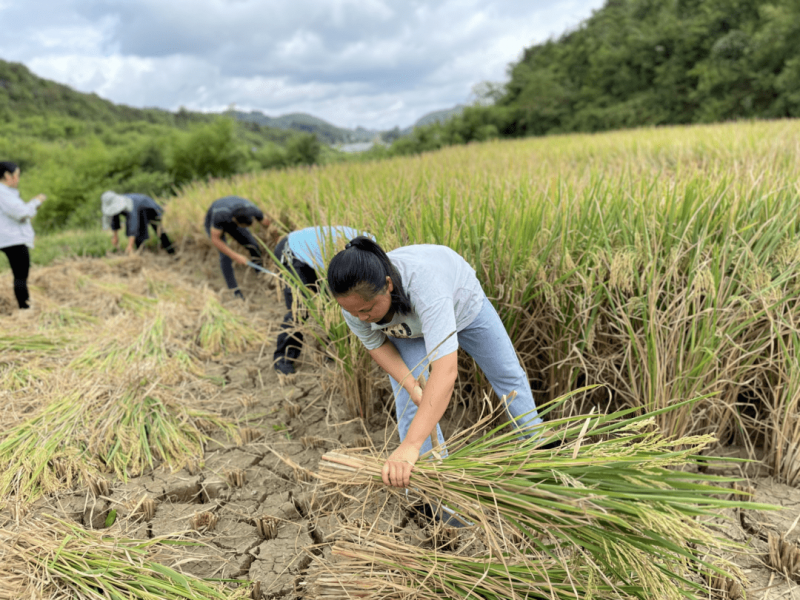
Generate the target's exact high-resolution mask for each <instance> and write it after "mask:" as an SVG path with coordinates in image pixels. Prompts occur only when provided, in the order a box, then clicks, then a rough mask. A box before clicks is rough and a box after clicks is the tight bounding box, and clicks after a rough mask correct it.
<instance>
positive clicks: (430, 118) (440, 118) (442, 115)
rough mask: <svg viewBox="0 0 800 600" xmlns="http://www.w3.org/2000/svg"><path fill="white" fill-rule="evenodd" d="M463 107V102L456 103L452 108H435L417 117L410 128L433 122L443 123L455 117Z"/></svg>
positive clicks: (462, 110)
mask: <svg viewBox="0 0 800 600" xmlns="http://www.w3.org/2000/svg"><path fill="white" fill-rule="evenodd" d="M464 108H466V107H465V106H464V105H463V104H456V105H455V106H454V107H453V108H445V109H444V110H435V111H433V112H429V113H428V114H427V115H424V116H422V117H420V118H419V119H417V121H416V123H414V124H413V125H412V126H411V129H414V127H423V126H425V125H431V124H433V123H444V122H445V121H447V120H448V119H451V118H453V117H457V116H458V115H460V114H461V113H463V112H464Z"/></svg>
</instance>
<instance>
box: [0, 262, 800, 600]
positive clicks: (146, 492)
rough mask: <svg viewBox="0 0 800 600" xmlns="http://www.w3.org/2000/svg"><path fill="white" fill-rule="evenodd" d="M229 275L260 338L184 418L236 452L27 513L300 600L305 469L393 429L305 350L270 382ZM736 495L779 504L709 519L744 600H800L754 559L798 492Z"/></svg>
mask: <svg viewBox="0 0 800 600" xmlns="http://www.w3.org/2000/svg"><path fill="white" fill-rule="evenodd" d="M146 260H147V268H149V269H161V270H170V271H177V272H180V273H181V275H182V276H184V277H188V278H190V279H193V280H194V281H196V283H197V285H198V286H202V285H206V284H207V283H209V282H210V285H211V287H212V288H215V289H221V288H223V281H222V277H221V275H220V273H219V269H218V266H217V262H216V257H214V256H213V255H210V254H209V255H206V256H202V255H198V254H197V253H195V254H194V255H186V258H184V259H182V260H180V261H178V262H174V261H172V260H171V259H169V258H168V257H166V256H147V257H146ZM239 275H240V277H241V279H240V283H241V284H242V286H243V288H244V289H245V291H246V293H247V296H248V301H247V306H246V309H247V311H249V312H250V313H252V314H253V315H258V317H259V319H263V321H265V322H267V323H268V324H269V326H268V327H267V328H266V330H265V334H264V340H263V344H262V345H261V347H260V348H257V349H255V350H251V351H249V352H247V353H243V354H239V355H231V356H228V357H226V358H224V359H219V360H213V361H207V362H206V363H205V365H204V370H205V373H204V375H205V376H206V377H209V378H212V380H213V381H215V382H216V385H215V386H214V388H213V391H211V392H209V393H207V394H204V395H203V396H201V397H198V398H197V403H196V404H197V406H196V407H197V408H205V409H208V410H211V411H213V412H217V413H220V414H222V415H224V416H225V417H227V418H228V419H230V420H232V421H235V422H237V423H238V425H239V427H240V431H241V433H242V437H243V439H244V443H242V444H240V445H236V444H234V443H232V442H230V441H229V440H227V439H225V438H224V436H221V435H219V434H216V435H214V436H213V439H212V441H211V442H209V443H208V444H207V446H206V449H205V454H204V456H203V457H202V460H198V461H197V462H196V464H192V465H190V467H189V468H185V469H183V470H181V471H179V472H177V473H169V472H168V471H162V470H156V471H155V472H152V473H148V474H146V475H143V476H142V477H137V478H133V479H130V480H128V481H127V482H125V483H122V482H120V481H117V480H114V479H108V481H107V489H102V490H100V491H99V493H97V490H95V492H92V491H91V490H86V489H85V490H78V491H74V492H70V493H67V494H62V495H58V496H51V497H48V498H44V499H41V500H39V501H38V502H37V503H36V504H35V506H34V512H35V513H48V514H54V515H56V516H62V517H67V518H69V519H72V520H74V521H77V522H79V523H82V524H83V526H84V527H87V528H96V529H101V528H105V527H106V522H107V520H108V519H109V515H110V513H111V511H116V516H115V523H114V525H113V528H114V532H116V533H118V534H119V535H125V536H128V537H134V538H137V539H146V538H152V537H156V536H173V537H182V538H185V539H190V540H194V541H197V542H199V545H197V546H189V547H186V549H185V551H184V555H183V559H182V560H181V561H180V563H179V567H180V568H181V569H183V570H184V571H186V572H188V573H192V574H195V575H198V576H202V577H213V578H241V579H247V580H251V581H254V582H257V583H258V584H259V590H260V594H261V595H262V596H263V597H265V598H295V597H309V596H307V595H306V594H305V592H304V589H306V587H307V584H308V577H307V576H308V567H309V563H310V562H311V557H312V556H313V555H314V554H321V553H322V552H324V551H325V550H324V549H325V547H326V545H327V544H328V543H330V542H331V541H332V540H333V539H334V538H335V527H334V525H333V524H332V525H331V527H326V524H325V521H320V520H319V519H317V516H318V512H317V511H318V507H319V506H320V503H321V502H322V500H323V499H322V497H321V496H320V494H321V491H320V490H319V489H317V487H316V485H315V484H314V480H313V478H312V477H311V475H310V471H314V470H315V469H316V467H317V464H318V462H319V459H320V457H321V455H322V454H323V453H324V452H326V451H328V450H333V449H336V448H341V447H360V446H365V445H372V446H374V447H377V448H380V447H383V446H384V445H385V444H386V443H387V440H388V441H389V442H390V443H391V442H392V440H393V439H396V434H394V432H393V429H392V427H393V421H392V420H391V419H389V418H388V415H387V414H386V413H385V412H382V411H381V410H376V415H375V416H374V417H373V418H372V419H371V420H370V421H368V422H363V421H362V420H360V419H350V418H349V417H348V415H347V414H346V413H345V409H344V402H343V401H341V400H340V399H338V398H336V397H331V396H330V395H329V394H325V393H324V391H323V389H322V386H321V381H323V379H324V377H323V375H324V363H323V362H322V361H321V360H320V359H317V360H315V359H314V356H313V355H314V353H313V352H310V351H306V352H304V353H303V362H302V363H301V365H300V368H299V372H298V374H297V376H296V378H295V380H294V381H293V382H291V383H286V382H279V380H278V377H277V375H276V374H275V372H274V371H273V370H272V368H271V360H272V352H273V350H274V346H275V332H276V331H277V330H278V324H279V322H280V320H281V318H282V316H283V313H284V312H285V308H284V306H283V303H282V300H281V299H280V297H279V295H278V290H277V289H276V288H275V286H274V285H273V284H272V282H270V281H269V280H268V279H264V278H259V277H257V276H256V275H255V274H254V273H252V272H248V273H245V272H242V273H239ZM32 279H34V280H35V272H34V277H32ZM10 283H11V282H10V279H9V275H8V274H5V275H3V276H2V277H0V311H2V312H6V313H8V314H9V315H11V316H13V314H14V311H13V310H11V309H9V308H8V306H9V304H10V302H11V296H10ZM32 292H33V298H34V301H35V299H36V298H37V295H39V294H44V293H46V291H45V290H44V289H43V288H42V286H41V282H40V284H35V285H33V286H32ZM225 302H226V303H231V302H235V300H234V299H232V298H230V299H227V300H225ZM12 322H13V321H10V320H5V321H3V323H6V324H8V323H12ZM378 408H379V409H380V407H378ZM751 472H752V473H753V474H755V473H756V471H755V470H753V471H751ZM750 485H751V486H752V487H753V488H754V491H755V494H756V495H755V500H756V501H758V502H768V503H773V504H779V505H781V506H783V507H784V508H785V509H786V510H784V511H782V512H780V513H764V512H760V511H742V512H741V513H740V512H733V511H732V512H731V513H730V514H728V515H727V517H729V519H728V520H726V521H723V520H715V522H714V527H715V528H717V529H718V530H719V531H720V532H722V533H724V535H725V536H727V537H728V538H730V539H731V540H733V541H736V542H740V543H742V544H745V545H747V546H749V547H751V548H753V549H755V550H756V553H755V554H751V555H746V556H740V557H734V558H735V561H736V562H737V563H738V564H739V565H740V566H741V567H742V568H743V570H744V572H745V574H746V575H747V576H748V578H749V579H750V584H749V586H748V597H750V598H764V599H765V600H766V599H769V600H778V599H780V598H791V599H795V598H796V599H798V600H800V586H798V584H797V583H796V582H795V581H792V580H791V578H790V577H786V576H785V575H784V574H782V573H779V572H777V571H776V570H774V569H771V568H770V567H769V566H768V564H767V563H768V562H769V561H768V559H767V558H766V557H767V555H768V554H769V537H770V535H779V534H784V535H785V539H786V541H787V542H789V543H792V544H797V543H798V542H800V526H798V522H797V521H798V516H800V490H798V489H795V488H789V487H787V486H784V485H780V484H778V483H775V482H774V481H773V480H772V479H770V478H769V477H764V476H755V477H753V478H752V479H751V480H750ZM104 487H105V486H104ZM370 501H371V502H373V503H376V504H375V505H372V506H371V505H369V502H366V503H364V502H360V501H358V500H354V501H352V502H351V503H349V504H346V505H343V506H341V507H340V510H339V517H340V518H341V519H343V520H345V521H347V520H350V521H359V522H363V521H364V520H365V519H369V518H370V515H374V513H375V512H376V510H377V503H379V502H381V501H383V499H382V498H372V499H371V500H370ZM392 511H393V512H392ZM387 514H388V516H387ZM383 518H384V522H386V521H388V522H389V524H388V526H390V527H392V528H393V529H395V530H406V531H407V532H408V533H409V535H410V536H413V537H415V539H417V540H421V541H420V543H421V544H423V545H425V544H427V545H431V544H432V542H431V538H432V536H433V533H432V532H431V531H429V530H426V529H425V528H424V527H423V528H422V529H421V528H420V524H419V523H418V522H417V521H416V520H415V519H414V518H412V516H411V515H410V514H409V513H408V512H406V511H405V509H402V508H400V507H394V509H392V510H390V511H389V513H384V515H383ZM426 540H427V541H426Z"/></svg>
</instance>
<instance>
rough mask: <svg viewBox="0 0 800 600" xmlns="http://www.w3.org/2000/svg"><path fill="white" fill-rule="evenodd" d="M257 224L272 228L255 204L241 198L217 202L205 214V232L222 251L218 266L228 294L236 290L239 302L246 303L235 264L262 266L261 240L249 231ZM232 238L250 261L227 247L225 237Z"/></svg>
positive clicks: (220, 199)
mask: <svg viewBox="0 0 800 600" xmlns="http://www.w3.org/2000/svg"><path fill="white" fill-rule="evenodd" d="M255 221H258V222H260V223H261V225H263V226H264V227H269V224H270V223H271V220H270V218H269V217H267V216H266V215H265V214H264V212H263V211H262V210H261V209H260V208H258V207H257V206H256V205H255V204H253V203H252V202H250V200H247V199H246V198H242V197H240V196H225V197H224V198H219V199H217V200H214V202H213V203H212V204H211V206H210V207H209V209H208V212H207V213H206V220H205V229H206V233H207V234H208V236H209V237H210V238H211V243H212V244H213V245H214V247H215V248H216V249H217V250H219V266H220V268H221V269H222V276H223V277H224V278H225V283H226V284H227V286H228V289H229V290H233V293H234V295H235V296H236V297H237V298H241V299H242V300H244V294H243V293H242V291H241V290H240V289H239V284H238V283H237V282H236V276H235V275H234V273H233V263H234V262H235V263H238V264H240V265H246V264H247V263H248V262H249V261H250V260H252V261H253V262H255V263H256V264H261V250H260V248H259V244H258V240H256V238H255V237H254V236H253V234H252V233H250V231H249V230H248V229H247V228H248V227H249V226H250V225H252V224H253V222H255ZM226 235H230V236H231V237H232V238H233V239H234V240H236V241H237V242H239V244H241V245H242V246H244V248H245V249H246V250H247V251H248V252H249V253H250V258H249V259H248V258H247V257H246V256H244V255H243V254H239V253H238V252H236V251H235V250H234V249H233V248H231V247H230V246H228V244H227V243H226V239H225V236H226Z"/></svg>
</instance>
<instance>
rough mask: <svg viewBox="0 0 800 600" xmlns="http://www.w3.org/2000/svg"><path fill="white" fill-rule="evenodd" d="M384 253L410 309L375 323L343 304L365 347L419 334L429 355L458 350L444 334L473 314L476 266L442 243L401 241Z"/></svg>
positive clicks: (477, 295) (477, 300)
mask: <svg viewBox="0 0 800 600" xmlns="http://www.w3.org/2000/svg"><path fill="white" fill-rule="evenodd" d="M387 254H388V256H389V260H391V261H392V264H393V265H394V267H395V269H397V271H398V273H399V274H400V277H401V279H402V280H403V289H405V292H406V294H407V295H408V297H409V299H410V300H411V307H412V312H411V313H409V314H407V315H401V314H395V315H394V318H392V320H391V321H390V322H389V323H385V324H378V323H363V322H361V321H360V320H359V319H358V317H354V316H353V315H351V314H350V313H348V312H347V311H346V310H342V313H343V314H344V318H345V321H346V322H347V325H348V326H349V327H350V329H351V330H352V331H353V333H355V334H356V335H357V336H358V337H359V339H360V340H361V341H362V342H363V343H364V346H366V348H367V350H375V349H377V348H380V347H381V346H382V345H383V343H384V342H385V341H386V336H389V337H394V338H418V337H423V338H424V339H425V351H426V353H427V354H430V355H431V358H430V360H431V361H434V360H436V359H437V358H441V357H443V356H446V355H448V354H450V353H452V352H455V351H456V350H458V339H457V337H456V336H455V335H453V336H451V337H450V338H449V339H448V336H450V334H451V333H453V332H454V331H455V332H458V331H463V330H464V329H465V328H467V327H468V326H469V325H470V324H471V323H472V322H473V321H474V320H475V317H477V316H478V313H479V312H480V310H481V308H482V306H483V301H484V298H485V297H486V295H485V294H484V292H483V288H481V284H480V282H479V281H478V278H477V277H475V270H474V269H473V268H472V267H471V266H470V264H469V263H468V262H467V261H465V260H464V259H463V258H462V257H461V256H460V255H459V254H458V253H456V252H455V251H454V250H452V249H450V248H448V247H447V246H434V245H429V244H421V245H416V246H404V247H402V248H398V249H396V250H392V251H391V252H388V253H387ZM443 340H446V341H444V343H442V342H443ZM439 344H442V345H441V346H439ZM437 346H439V347H438V349H436V350H435V351H434V349H435V348H436V347H437Z"/></svg>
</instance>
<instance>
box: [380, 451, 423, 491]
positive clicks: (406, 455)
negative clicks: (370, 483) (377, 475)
mask: <svg viewBox="0 0 800 600" xmlns="http://www.w3.org/2000/svg"><path fill="white" fill-rule="evenodd" d="M417 459H419V450H418V449H417V448H415V447H414V446H412V445H411V444H409V443H408V442H403V443H401V444H400V446H399V447H398V448H397V450H395V451H394V452H392V454H391V455H390V456H389V458H388V459H386V462H385V463H383V469H382V470H381V477H382V478H383V483H385V484H386V485H391V486H394V487H401V488H404V487H408V482H409V480H410V479H411V471H412V469H413V467H414V465H415V464H416V462H417Z"/></svg>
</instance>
